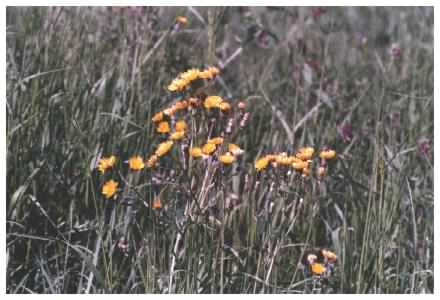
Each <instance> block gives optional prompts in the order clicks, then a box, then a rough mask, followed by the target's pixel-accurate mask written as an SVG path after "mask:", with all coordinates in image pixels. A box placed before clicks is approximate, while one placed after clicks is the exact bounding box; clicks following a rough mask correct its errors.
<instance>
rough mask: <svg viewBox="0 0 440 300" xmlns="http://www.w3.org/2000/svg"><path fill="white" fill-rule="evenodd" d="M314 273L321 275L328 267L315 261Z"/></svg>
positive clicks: (313, 265)
mask: <svg viewBox="0 0 440 300" xmlns="http://www.w3.org/2000/svg"><path fill="white" fill-rule="evenodd" d="M311 269H312V273H313V274H315V275H321V274H322V273H324V272H325V271H326V268H325V267H324V265H323V264H321V263H313V264H311Z"/></svg>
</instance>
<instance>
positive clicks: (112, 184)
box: [102, 179, 118, 199]
mask: <svg viewBox="0 0 440 300" xmlns="http://www.w3.org/2000/svg"><path fill="white" fill-rule="evenodd" d="M117 188H118V183H117V182H116V181H114V180H113V179H111V180H109V181H107V182H106V183H104V185H103V187H102V194H103V195H104V196H105V197H106V198H107V199H108V198H111V197H112V196H113V195H114V194H115V193H116V191H117Z"/></svg>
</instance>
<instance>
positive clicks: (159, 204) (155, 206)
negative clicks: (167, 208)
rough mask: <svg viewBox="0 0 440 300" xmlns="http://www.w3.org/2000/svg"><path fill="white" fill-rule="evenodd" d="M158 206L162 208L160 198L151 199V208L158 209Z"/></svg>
mask: <svg viewBox="0 0 440 300" xmlns="http://www.w3.org/2000/svg"><path fill="white" fill-rule="evenodd" d="M159 208H162V203H161V201H160V198H159V197H156V198H154V200H153V209H159Z"/></svg>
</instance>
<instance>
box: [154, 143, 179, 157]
mask: <svg viewBox="0 0 440 300" xmlns="http://www.w3.org/2000/svg"><path fill="white" fill-rule="evenodd" d="M173 144H174V142H173V141H166V142H163V143H160V144H159V146H158V147H157V149H156V152H155V154H156V155H157V156H159V157H160V156H163V155H165V154H167V153H168V151H170V150H171V147H173Z"/></svg>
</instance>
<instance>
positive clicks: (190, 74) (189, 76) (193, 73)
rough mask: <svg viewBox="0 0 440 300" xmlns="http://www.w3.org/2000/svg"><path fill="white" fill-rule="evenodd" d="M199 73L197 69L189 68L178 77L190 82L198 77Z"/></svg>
mask: <svg viewBox="0 0 440 300" xmlns="http://www.w3.org/2000/svg"><path fill="white" fill-rule="evenodd" d="M199 73H200V70H199V69H189V70H188V71H186V72H184V73H182V74H180V78H182V79H183V80H186V81H188V82H191V81H193V80H196V79H197V78H198V77H199Z"/></svg>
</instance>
